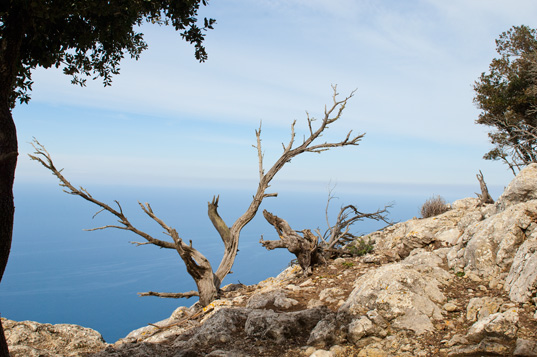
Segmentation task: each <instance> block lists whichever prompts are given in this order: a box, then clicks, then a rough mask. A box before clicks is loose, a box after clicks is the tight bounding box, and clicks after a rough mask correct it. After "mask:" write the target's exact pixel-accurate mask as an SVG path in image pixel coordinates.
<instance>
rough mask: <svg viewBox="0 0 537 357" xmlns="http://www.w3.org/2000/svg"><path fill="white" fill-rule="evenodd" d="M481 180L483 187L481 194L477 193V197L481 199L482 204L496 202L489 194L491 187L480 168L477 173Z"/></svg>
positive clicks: (480, 183)
mask: <svg viewBox="0 0 537 357" xmlns="http://www.w3.org/2000/svg"><path fill="white" fill-rule="evenodd" d="M475 176H476V177H477V180H478V181H479V187H480V188H481V194H479V193H476V195H477V197H478V198H479V199H480V200H481V204H491V203H494V200H493V199H492V197H491V196H490V194H489V189H488V187H487V184H486V183H485V179H484V178H483V173H482V172H481V170H479V174H476V175H475Z"/></svg>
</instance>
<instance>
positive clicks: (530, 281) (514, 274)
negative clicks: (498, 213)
mask: <svg viewBox="0 0 537 357" xmlns="http://www.w3.org/2000/svg"><path fill="white" fill-rule="evenodd" d="M536 233H537V232H536ZM536 235H537V234H534V236H536ZM504 288H505V290H506V291H508V292H509V298H510V299H511V300H512V301H516V302H528V301H530V298H531V296H532V292H534V291H535V290H537V237H535V238H533V239H528V240H526V241H525V242H524V243H522V245H521V246H520V248H519V249H518V251H517V253H516V255H515V258H514V260H513V264H512V265H511V269H510V270H509V274H508V275H507V278H506V279H505V286H504Z"/></svg>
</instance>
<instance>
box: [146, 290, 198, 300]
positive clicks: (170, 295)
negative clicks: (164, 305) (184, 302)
mask: <svg viewBox="0 0 537 357" xmlns="http://www.w3.org/2000/svg"><path fill="white" fill-rule="evenodd" d="M138 296H157V297H160V298H171V299H183V298H185V299H189V298H191V297H193V296H199V294H198V292H197V291H194V290H192V291H188V292H186V293H157V292H155V291H148V292H145V293H138Z"/></svg>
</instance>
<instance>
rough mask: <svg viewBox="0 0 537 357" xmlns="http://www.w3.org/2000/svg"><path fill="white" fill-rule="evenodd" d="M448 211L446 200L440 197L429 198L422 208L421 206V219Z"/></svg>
mask: <svg viewBox="0 0 537 357" xmlns="http://www.w3.org/2000/svg"><path fill="white" fill-rule="evenodd" d="M448 210H449V206H448V205H447V203H446V200H445V199H444V198H443V197H441V196H438V195H436V196H433V197H431V198H429V199H428V200H427V201H425V203H424V204H423V206H421V216H422V217H423V218H428V217H434V216H438V215H439V214H442V213H444V212H446V211H448Z"/></svg>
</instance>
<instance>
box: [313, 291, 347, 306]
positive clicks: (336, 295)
mask: <svg viewBox="0 0 537 357" xmlns="http://www.w3.org/2000/svg"><path fill="white" fill-rule="evenodd" d="M343 294H344V291H343V290H342V289H340V288H326V289H324V290H323V291H321V292H320V293H319V300H321V301H326V302H328V303H333V302H336V301H338V300H339V299H340V298H341V297H342V296H343Z"/></svg>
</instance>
